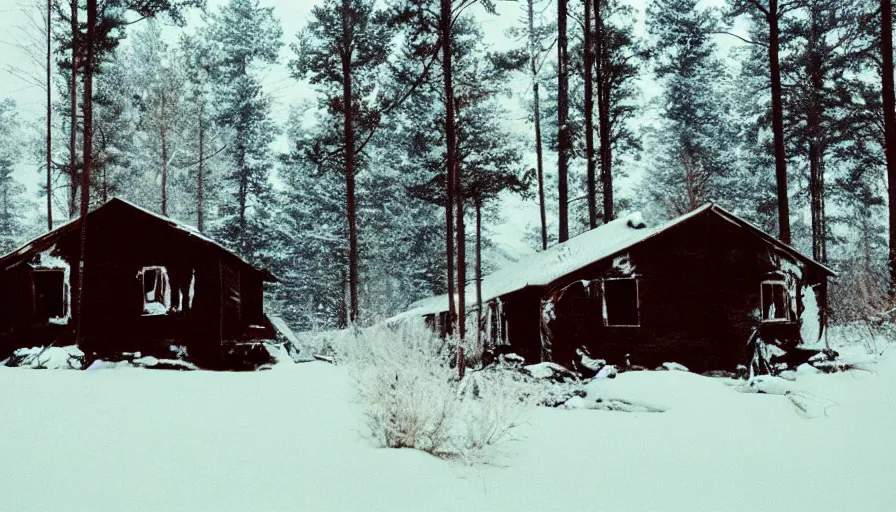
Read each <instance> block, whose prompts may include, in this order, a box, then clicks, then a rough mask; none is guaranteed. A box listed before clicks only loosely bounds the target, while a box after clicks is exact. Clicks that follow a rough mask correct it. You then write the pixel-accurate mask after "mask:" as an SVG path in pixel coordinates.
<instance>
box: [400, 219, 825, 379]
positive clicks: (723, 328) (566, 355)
mask: <svg viewBox="0 0 896 512" xmlns="http://www.w3.org/2000/svg"><path fill="white" fill-rule="evenodd" d="M833 275H834V272H833V271H831V270H830V269H828V268H827V267H825V266H824V265H821V264H819V263H817V262H815V261H813V260H812V259H810V258H808V257H806V256H804V255H802V254H800V253H799V252H798V251H796V250H795V249H793V248H791V247H789V246H787V245H785V244H782V243H781V242H779V241H777V240H775V239H774V238H773V237H771V236H770V235H768V234H766V233H763V232H762V231H760V230H759V229H757V228H756V227H754V226H752V225H751V224H749V223H748V222H746V221H744V220H742V219H740V218H738V217H737V216H735V215H733V214H731V213H729V212H727V211H725V210H724V209H722V208H721V207H719V206H717V205H713V204H708V205H704V206H703V207H701V208H699V209H697V210H695V211H693V212H690V213H688V214H686V215H684V216H682V217H679V218H677V219H674V220H672V221H669V222H667V223H665V224H663V225H661V226H658V227H654V228H650V227H647V226H645V225H644V223H643V221H642V220H641V217H640V215H638V214H635V215H633V216H631V217H628V218H624V219H618V220H615V221H613V222H610V223H608V224H606V225H604V226H601V227H598V228H597V229H594V230H591V231H588V232H586V233H583V234H582V235H579V236H577V237H574V238H572V239H570V240H569V241H567V242H565V243H562V244H558V245H556V246H554V247H551V248H549V249H548V250H547V251H544V252H542V253H538V254H535V255H533V256H531V257H529V258H526V259H524V260H522V261H519V262H517V263H514V264H512V265H508V266H507V267H506V268H503V269H501V270H499V271H498V272H495V273H494V274H491V275H489V276H487V277H485V278H484V279H483V283H482V288H483V300H484V303H485V305H484V307H483V310H484V311H483V322H482V326H481V328H482V329H483V331H484V332H485V338H486V340H489V341H491V342H492V343H493V344H495V345H499V346H500V345H508V347H506V348H505V350H511V351H513V352H515V353H518V354H520V355H521V356H523V357H524V358H525V359H526V361H527V362H530V363H535V362H541V361H553V362H557V363H560V364H564V365H571V364H574V363H575V362H576V361H581V357H580V355H579V354H578V353H577V350H578V349H581V348H585V349H586V352H587V353H589V354H590V355H591V357H593V358H600V359H606V360H607V361H608V362H610V363H615V364H619V365H624V364H626V363H627V362H628V363H631V364H632V365H640V366H646V367H648V368H653V367H656V366H658V365H661V364H662V363H664V362H673V361H674V362H678V363H681V364H684V365H685V366H688V367H689V368H690V369H691V370H695V371H706V370H734V369H735V368H736V367H737V365H739V364H745V363H747V362H748V361H749V360H750V358H751V357H752V355H753V352H752V351H753V350H754V348H755V346H756V342H757V341H762V342H764V344H765V345H766V346H767V345H775V346H777V347H780V348H782V349H783V350H790V349H795V348H798V347H801V346H805V344H816V343H818V342H819V340H820V339H821V336H822V329H823V326H824V324H825V319H824V311H825V303H826V296H827V292H826V290H827V278H828V277H830V276H833ZM470 288H472V286H470ZM447 304H448V299H447V296H443V297H437V298H433V299H427V300H426V301H422V302H420V303H418V304H416V305H414V306H412V308H411V310H409V312H408V314H407V315H406V316H405V318H407V316H415V317H419V316H423V317H424V318H425V319H426V322H427V323H429V324H431V325H442V324H444V323H445V322H446V321H447V314H446V313H445V311H446V310H447ZM467 304H472V305H473V308H474V309H471V314H475V304H476V302H475V299H474V297H472V296H471V297H469V298H468V299H467Z"/></svg>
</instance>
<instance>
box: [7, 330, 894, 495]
mask: <svg viewBox="0 0 896 512" xmlns="http://www.w3.org/2000/svg"><path fill="white" fill-rule="evenodd" d="M894 354H896V349H892V348H891V350H889V351H888V352H887V353H886V354H885V355H884V356H883V357H882V358H881V360H880V361H879V362H877V363H876V364H873V365H870V366H868V370H870V371H866V370H854V371H849V372H845V373H840V374H834V375H814V374H813V375H808V374H801V375H799V376H798V377H797V380H796V381H795V382H787V381H781V382H774V383H771V384H766V385H767V386H769V389H777V390H778V391H781V390H782V389H781V388H782V386H783V387H786V388H787V391H790V394H788V395H778V394H755V393H746V392H743V391H742V390H738V389H737V388H736V387H735V386H733V385H732V384H733V383H732V382H731V381H727V380H725V379H710V378H706V377H700V376H696V375H692V374H688V373H684V372H676V371H672V372H635V373H626V374H621V375H619V377H618V378H617V379H615V380H601V381H594V382H593V383H592V384H590V385H589V395H588V397H586V398H585V399H583V400H582V401H581V403H579V404H578V405H580V406H582V407H583V408H581V409H577V410H562V409H547V408H537V409H534V410H533V411H532V413H531V415H530V416H529V419H528V422H527V423H526V424H525V425H524V426H523V427H521V428H520V429H519V430H518V431H516V432H515V437H516V440H515V441H512V442H509V443H507V444H506V445H504V449H503V454H502V455H500V456H499V457H498V458H497V459H496V460H495V461H494V463H493V464H487V465H475V466H468V465H464V464H462V463H460V462H454V461H446V460H441V459H437V458H435V457H432V456H430V455H427V454H425V453H423V452H419V451H414V450H387V449H380V448H375V447H373V445H372V443H371V441H370V440H369V439H366V438H365V437H364V432H365V430H364V420H363V417H362V415H361V412H360V410H359V407H358V405H357V403H356V402H355V400H354V398H353V397H354V391H353V388H352V386H351V383H350V380H349V379H348V378H347V376H346V375H345V374H344V370H343V369H342V368H339V367H334V366H331V365H328V364H326V363H319V362H314V363H304V364H298V365H292V364H289V365H279V366H278V367H276V368H275V369H274V370H272V371H266V372H257V373H211V372H176V371H158V370H146V369H138V368H116V369H100V370H89V371H81V372H78V371H35V370H25V369H14V368H5V367H0V410H2V411H3V413H2V414H3V421H2V423H0V436H2V442H0V461H2V463H0V510H2V511H19V510H39V511H48V510H92V511H96V510H128V511H131V510H153V511H155V510H185V511H186V510H189V511H205V510H209V511H211V510H214V511H223V510H337V511H342V510H345V511H361V510H365V511H366V510H390V511H395V510H451V511H454V512H456V511H469V510H508V511H511V510H512V511H522V510H548V511H551V510H562V511H568V510H788V511H793V510H894V509H896V486H894V482H896V441H894V436H896V355H894ZM596 398H601V402H600V404H607V403H615V402H614V401H622V402H625V403H634V404H642V405H645V406H649V407H648V408H649V409H653V410H663V411H665V412H614V411H606V410H593V409H589V408H588V407H593V406H595V404H598V402H597V401H596Z"/></svg>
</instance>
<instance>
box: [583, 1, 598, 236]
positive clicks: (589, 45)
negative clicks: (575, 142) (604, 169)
mask: <svg viewBox="0 0 896 512" xmlns="http://www.w3.org/2000/svg"><path fill="white" fill-rule="evenodd" d="M598 1H600V0H598ZM593 7H594V0H585V28H584V31H585V33H584V47H585V48H584V53H585V55H584V60H585V158H586V159H587V180H588V225H589V227H590V228H591V229H594V228H596V227H597V183H595V180H596V179H597V176H596V173H597V170H596V169H595V166H596V162H595V161H594V83H593V82H594V80H593V75H592V72H593V67H594V33H593V32H592V31H591V23H592V18H593V11H594V9H593Z"/></svg>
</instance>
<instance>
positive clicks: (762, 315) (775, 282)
mask: <svg viewBox="0 0 896 512" xmlns="http://www.w3.org/2000/svg"><path fill="white" fill-rule="evenodd" d="M766 285H771V286H772V287H773V288H772V301H774V286H780V287H781V288H783V289H784V297H785V301H786V304H784V313H785V318H766V317H765V286H766ZM792 300H793V297H792V296H791V294H790V286H788V284H787V281H786V280H784V279H764V280H763V281H762V282H761V283H759V320H760V321H761V322H762V323H764V324H787V323H793V322H794V321H795V319H794V318H791V306H792V305H793V304H792Z"/></svg>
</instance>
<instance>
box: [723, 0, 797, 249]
mask: <svg viewBox="0 0 896 512" xmlns="http://www.w3.org/2000/svg"><path fill="white" fill-rule="evenodd" d="M802 2H803V0H732V5H731V11H730V14H731V15H733V16H739V15H743V14H749V15H750V16H751V17H752V19H753V20H754V23H756V24H758V25H761V26H763V27H764V28H765V29H766V32H767V39H766V43H765V44H766V45H767V46H766V49H767V53H768V61H767V62H768V64H769V68H768V76H769V84H770V86H771V104H772V118H771V127H772V135H773V141H774V151H775V181H776V186H777V193H778V238H779V239H780V240H781V241H782V242H784V243H785V244H789V243H790V238H791V237H790V196H789V195H788V192H787V156H786V151H785V142H784V107H783V92H782V87H781V63H780V57H779V54H780V51H781V41H780V35H781V29H780V25H781V21H782V19H783V18H784V16H786V15H787V14H788V13H790V12H792V11H794V10H795V9H798V8H799V7H800V6H801V5H802Z"/></svg>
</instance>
